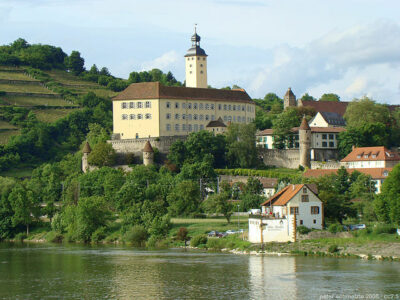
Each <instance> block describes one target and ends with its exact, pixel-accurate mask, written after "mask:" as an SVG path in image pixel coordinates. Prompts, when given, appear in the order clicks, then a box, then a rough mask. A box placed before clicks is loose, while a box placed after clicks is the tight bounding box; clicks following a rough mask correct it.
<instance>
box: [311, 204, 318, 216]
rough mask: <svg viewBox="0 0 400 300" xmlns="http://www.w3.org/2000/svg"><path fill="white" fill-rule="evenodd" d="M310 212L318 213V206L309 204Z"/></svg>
mask: <svg viewBox="0 0 400 300" xmlns="http://www.w3.org/2000/svg"><path fill="white" fill-rule="evenodd" d="M311 214H312V215H318V214H319V206H311Z"/></svg>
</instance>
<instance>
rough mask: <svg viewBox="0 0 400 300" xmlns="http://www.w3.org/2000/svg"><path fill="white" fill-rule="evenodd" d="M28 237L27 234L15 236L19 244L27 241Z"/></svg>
mask: <svg viewBox="0 0 400 300" xmlns="http://www.w3.org/2000/svg"><path fill="white" fill-rule="evenodd" d="M27 237H28V236H27V235H26V233H25V232H20V233H17V234H16V235H15V237H14V239H15V240H16V241H19V242H22V241H23V240H24V239H26V238H27Z"/></svg>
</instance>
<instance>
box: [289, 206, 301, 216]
mask: <svg viewBox="0 0 400 300" xmlns="http://www.w3.org/2000/svg"><path fill="white" fill-rule="evenodd" d="M290 214H291V215H298V214H299V207H298V206H292V207H290Z"/></svg>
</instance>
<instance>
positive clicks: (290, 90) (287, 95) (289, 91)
mask: <svg viewBox="0 0 400 300" xmlns="http://www.w3.org/2000/svg"><path fill="white" fill-rule="evenodd" d="M289 96H293V97H295V95H294V94H293V92H292V89H291V88H288V90H287V92H286V94H285V97H289Z"/></svg>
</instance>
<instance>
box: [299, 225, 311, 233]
mask: <svg viewBox="0 0 400 300" xmlns="http://www.w3.org/2000/svg"><path fill="white" fill-rule="evenodd" d="M297 231H298V232H299V233H300V234H307V233H309V232H311V229H310V228H308V227H306V226H299V227H297Z"/></svg>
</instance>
